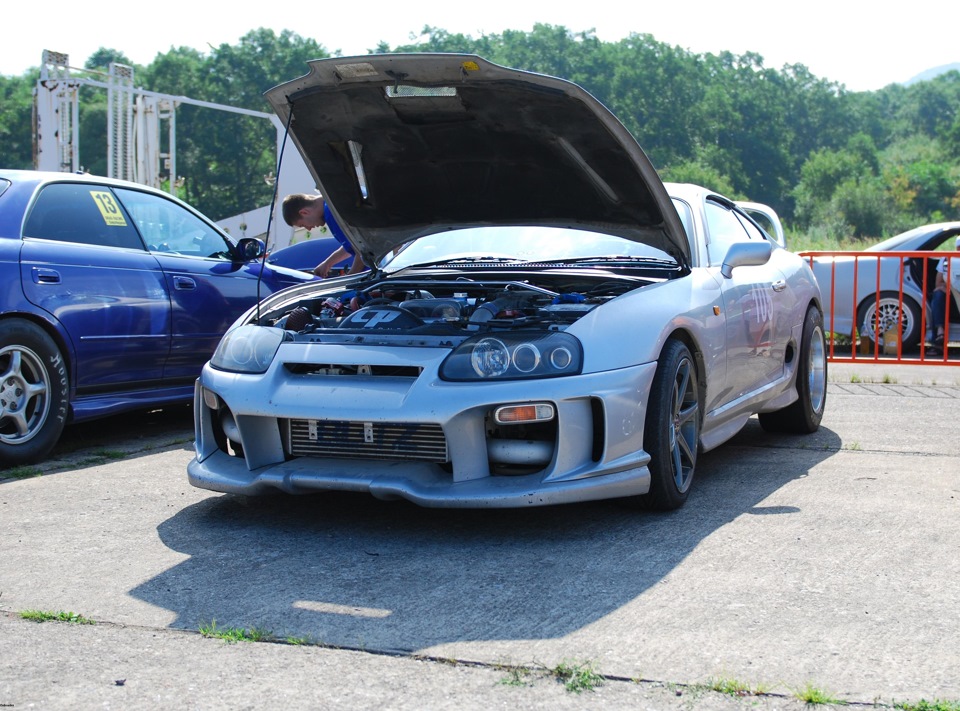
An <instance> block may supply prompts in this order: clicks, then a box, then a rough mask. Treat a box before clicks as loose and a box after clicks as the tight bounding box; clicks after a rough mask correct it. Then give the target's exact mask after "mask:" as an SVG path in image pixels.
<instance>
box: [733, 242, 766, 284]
mask: <svg viewBox="0 0 960 711" xmlns="http://www.w3.org/2000/svg"><path fill="white" fill-rule="evenodd" d="M771 254H773V245H772V244H770V243H769V242H766V241H764V242H759V241H757V242H737V243H736V244H734V245H732V246H731V247H730V249H729V250H728V251H727V256H726V257H724V258H723V265H722V266H721V267H720V273H721V274H723V276H724V277H726V278H727V279H729V278H730V277H732V276H733V270H734V268H735V267H759V266H760V265H761V264H766V263H767V262H769V261H770V255H771Z"/></svg>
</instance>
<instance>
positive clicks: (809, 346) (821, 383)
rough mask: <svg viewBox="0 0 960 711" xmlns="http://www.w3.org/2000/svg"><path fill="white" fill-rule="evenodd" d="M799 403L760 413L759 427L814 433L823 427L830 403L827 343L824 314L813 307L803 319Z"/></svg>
mask: <svg viewBox="0 0 960 711" xmlns="http://www.w3.org/2000/svg"><path fill="white" fill-rule="evenodd" d="M797 394H798V395H799V398H798V399H797V400H796V402H794V403H792V404H790V405H787V406H786V407H785V408H783V409H782V410H777V411H775V412H761V413H760V414H759V415H758V418H759V420H760V426H761V427H763V429H764V430H766V431H767V432H789V433H793V434H811V433H813V432H816V431H817V429H819V427H820V421H821V420H822V419H823V411H824V409H825V408H826V405H827V342H826V337H825V334H824V332H823V314H821V313H820V309H818V308H817V307H815V306H811V307H810V308H809V309H807V315H806V317H805V318H804V320H803V336H802V340H801V341H800V362H799V363H798V364H797Z"/></svg>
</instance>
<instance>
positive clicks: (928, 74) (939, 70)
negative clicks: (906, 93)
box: [903, 62, 960, 86]
mask: <svg viewBox="0 0 960 711" xmlns="http://www.w3.org/2000/svg"><path fill="white" fill-rule="evenodd" d="M951 70H955V71H958V72H960V62H954V63H953V64H944V65H942V66H939V67H934V68H933V69H928V70H927V71H925V72H920V73H919V74H917V76H915V77H913V78H912V79H907V81H905V82H903V85H904V86H910V85H911V84H916V83H917V82H918V81H929V80H930V79H933V78H934V77H936V76H939V75H940V74H946V73H947V72H949V71H951Z"/></svg>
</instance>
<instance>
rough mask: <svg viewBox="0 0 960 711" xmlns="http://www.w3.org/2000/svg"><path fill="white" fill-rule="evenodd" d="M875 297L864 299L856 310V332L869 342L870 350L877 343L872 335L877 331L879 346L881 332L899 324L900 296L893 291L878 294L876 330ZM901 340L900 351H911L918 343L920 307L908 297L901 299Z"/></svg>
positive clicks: (881, 339) (875, 337) (881, 341)
mask: <svg viewBox="0 0 960 711" xmlns="http://www.w3.org/2000/svg"><path fill="white" fill-rule="evenodd" d="M876 301H877V299H876V296H875V295H871V296H868V297H867V298H866V299H864V301H863V303H862V304H860V308H858V309H857V330H858V331H859V332H860V337H861V338H866V339H867V340H868V341H870V345H871V348H873V344H875V343H876V342H877V336H875V335H874V334H876V333H877V331H879V338H880V343H881V345H882V344H883V332H884V331H887V330H889V329H891V328H892V329H895V328H897V324H898V323H899V322H900V295H899V294H898V293H897V292H895V291H881V292H880V308H879V326H880V327H879V329H878V328H876V327H875V326H876V322H877V319H878V309H877V308H876V307H875V304H876ZM901 339H902V340H903V348H902V350H905V351H906V350H913V349H915V348H916V347H917V344H919V343H920V307H919V306H918V305H917V302H916V301H914V300H913V299H911V298H910V297H909V296H906V295H904V297H903V333H902V335H901Z"/></svg>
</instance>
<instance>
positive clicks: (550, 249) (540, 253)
mask: <svg viewBox="0 0 960 711" xmlns="http://www.w3.org/2000/svg"><path fill="white" fill-rule="evenodd" d="M591 257H598V258H609V257H626V258H628V259H632V258H646V259H658V260H665V261H668V262H670V263H671V264H674V263H675V260H674V259H673V258H671V257H670V256H669V255H668V254H667V253H666V252H662V251H660V250H659V249H655V248H653V247H650V246H648V245H645V244H642V243H640V242H634V241H632V240H628V239H623V238H622V237H616V236H614V235H608V234H603V233H599V232H587V231H585V230H575V229H569V228H562V227H473V228H470V229H464V230H452V231H450V232H441V233H437V234H432V235H428V236H426V237H421V238H420V239H418V240H416V241H415V242H411V243H409V244H407V245H405V246H404V247H402V248H401V249H400V250H398V251H397V252H396V253H394V254H390V255H387V257H386V258H384V260H383V261H382V262H381V266H383V267H387V269H388V271H397V270H399V269H404V268H406V267H410V266H414V265H422V264H435V263H437V262H446V261H457V260H464V261H479V260H484V261H487V260H489V261H515V262H555V261H559V260H566V261H570V260H578V259H589V258H591Z"/></svg>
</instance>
